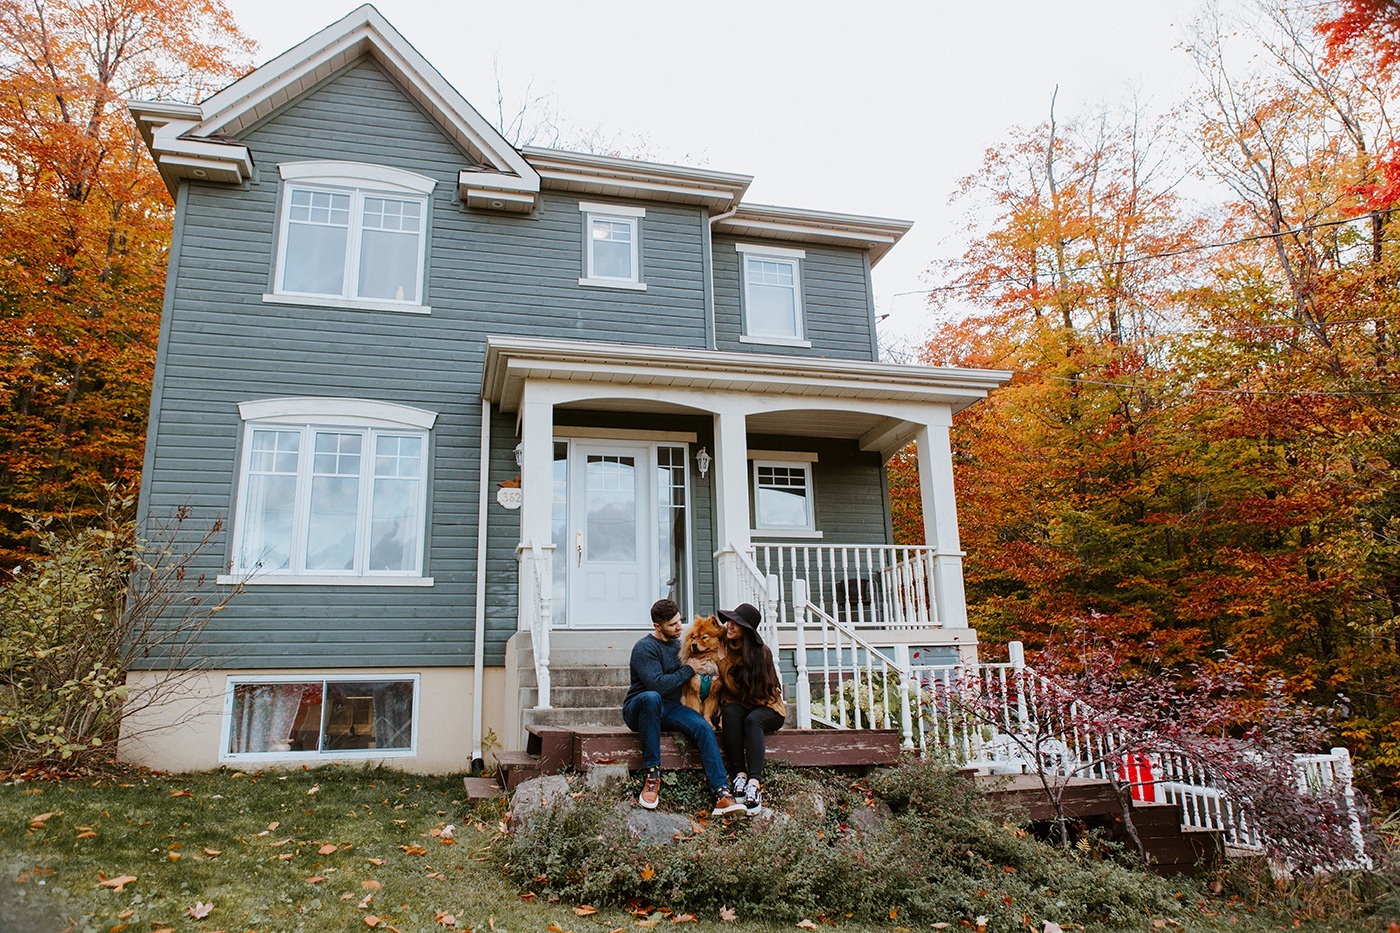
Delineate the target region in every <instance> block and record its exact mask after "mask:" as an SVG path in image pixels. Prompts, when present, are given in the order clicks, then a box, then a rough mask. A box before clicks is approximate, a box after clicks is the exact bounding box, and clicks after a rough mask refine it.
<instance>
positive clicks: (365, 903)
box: [360, 894, 374, 910]
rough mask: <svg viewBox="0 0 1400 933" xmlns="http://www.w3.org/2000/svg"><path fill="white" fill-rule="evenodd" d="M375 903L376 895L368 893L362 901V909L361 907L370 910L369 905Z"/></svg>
mask: <svg viewBox="0 0 1400 933" xmlns="http://www.w3.org/2000/svg"><path fill="white" fill-rule="evenodd" d="M373 903H374V895H373V894H366V895H365V896H364V899H363V900H361V901H360V909H361V910H369V905H370V904H373Z"/></svg>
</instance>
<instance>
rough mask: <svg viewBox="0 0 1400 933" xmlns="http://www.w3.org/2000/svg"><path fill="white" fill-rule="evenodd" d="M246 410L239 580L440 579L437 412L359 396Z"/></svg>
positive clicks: (237, 522) (270, 403) (237, 524)
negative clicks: (426, 560) (429, 504)
mask: <svg viewBox="0 0 1400 933" xmlns="http://www.w3.org/2000/svg"><path fill="white" fill-rule="evenodd" d="M239 409H240V412H241V413H242V415H243V419H244V422H245V425H244V440H243V454H242V460H241V469H240V471H239V479H240V481H239V494H238V503H237V508H236V512H235V518H234V554H233V561H232V564H233V566H232V571H233V573H232V574H231V575H230V576H231V577H232V578H234V579H236V580H238V582H247V583H297V582H302V583H379V584H394V583H399V584H406V585H427V584H431V582H432V581H431V580H430V579H429V578H426V577H424V575H423V544H424V529H425V526H426V524H427V517H426V501H427V463H428V430H429V428H431V426H432V424H433V422H434V420H435V419H436V417H437V416H436V415H435V414H433V413H432V412H425V411H422V410H420V409H416V408H408V407H406V406H402V405H391V404H387V403H382V402H369V401H363V400H357V399H271V400H267V401H261V402H246V403H244V404H243V405H241V406H239Z"/></svg>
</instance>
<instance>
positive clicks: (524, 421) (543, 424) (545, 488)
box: [518, 382, 554, 631]
mask: <svg viewBox="0 0 1400 933" xmlns="http://www.w3.org/2000/svg"><path fill="white" fill-rule="evenodd" d="M520 433H521V434H522V435H523V437H522V440H521V461H520V493H521V503H520V558H521V574H520V583H521V589H520V598H519V600H518V601H519V604H520V605H519V620H520V630H521V631H528V630H529V629H530V626H531V621H532V620H533V618H534V613H535V611H536V607H535V606H533V605H530V600H529V599H527V598H526V593H527V592H528V590H527V589H526V587H527V586H528V585H530V584H532V583H533V578H530V577H529V574H528V573H527V572H526V571H527V570H528V569H529V568H527V567H525V564H526V563H527V562H528V561H529V560H530V558H529V556H528V551H527V549H528V548H529V547H530V546H531V545H532V544H533V543H535V542H538V543H539V544H540V545H541V546H543V547H544V548H546V551H545V553H546V555H547V556H548V555H551V554H552V552H553V540H552V538H553V529H552V528H551V515H550V513H551V510H552V506H553V499H554V404H553V401H552V400H551V399H550V398H549V396H548V394H547V391H546V387H545V386H543V385H541V384H539V383H537V382H533V383H531V382H527V383H526V384H525V393H524V397H523V399H522V400H521V404H520ZM546 559H547V558H546ZM540 569H541V570H547V569H549V568H540ZM543 579H545V580H550V579H552V574H551V575H550V576H545V577H544V578H543ZM547 621H548V620H546V622H547Z"/></svg>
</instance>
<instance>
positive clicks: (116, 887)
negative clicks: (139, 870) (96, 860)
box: [97, 872, 136, 894]
mask: <svg viewBox="0 0 1400 933" xmlns="http://www.w3.org/2000/svg"><path fill="white" fill-rule="evenodd" d="M135 880H136V876H135V875H121V876H119V877H116V878H108V877H105V876H104V875H103V874H102V873H101V872H98V873H97V883H98V884H99V885H101V886H102V887H104V888H111V889H112V890H113V891H116V892H117V893H118V894H120V893H122V889H124V888H125V887H126V886H127V885H129V884H131V882H133V881H135Z"/></svg>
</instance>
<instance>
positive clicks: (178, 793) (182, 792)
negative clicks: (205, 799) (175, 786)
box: [170, 790, 194, 797]
mask: <svg viewBox="0 0 1400 933" xmlns="http://www.w3.org/2000/svg"><path fill="white" fill-rule="evenodd" d="M170 796H172V797H193V796H194V794H193V793H191V792H190V791H187V790H172V791H171V792H170Z"/></svg>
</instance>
